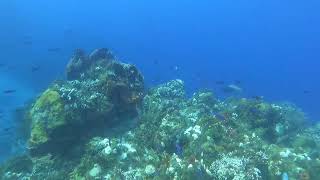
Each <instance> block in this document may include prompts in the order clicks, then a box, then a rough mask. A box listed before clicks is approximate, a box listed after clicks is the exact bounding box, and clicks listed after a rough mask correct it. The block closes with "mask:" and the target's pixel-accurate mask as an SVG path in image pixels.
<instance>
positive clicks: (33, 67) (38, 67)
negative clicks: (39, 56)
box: [31, 66, 40, 72]
mask: <svg viewBox="0 0 320 180" xmlns="http://www.w3.org/2000/svg"><path fill="white" fill-rule="evenodd" d="M39 70H40V66H32V67H31V72H36V71H39Z"/></svg>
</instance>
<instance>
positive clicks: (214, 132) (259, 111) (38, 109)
mask: <svg viewBox="0 0 320 180" xmlns="http://www.w3.org/2000/svg"><path fill="white" fill-rule="evenodd" d="M27 114H28V115H27V119H26V121H27V122H30V137H29V139H28V145H29V149H30V154H26V155H25V156H20V157H16V158H14V159H11V160H8V161H7V162H6V163H5V164H3V165H2V166H1V167H0V177H1V179H28V178H29V179H75V180H79V179H83V180H84V179H106V180H107V179H190V180H191V179H204V180H205V179H217V180H220V179H221V180H242V179H243V180H250V179H252V180H253V179H255V180H256V179H257V180H258V179H261V180H266V179H270V180H277V179H281V178H282V177H287V178H289V179H293V180H302V179H320V176H319V173H318V172H320V151H319V149H320V124H318V125H312V126H311V125H310V124H308V123H307V119H306V118H305V115H304V113H303V112H302V111H301V110H300V109H299V108H297V107H295V106H294V105H292V104H289V103H283V104H272V103H268V102H265V101H264V100H263V99H254V98H253V99H246V98H241V99H239V98H233V97H230V98H228V99H226V100H219V99H217V98H216V97H215V96H214V94H213V93H212V92H210V91H200V92H197V93H195V94H193V96H192V97H187V96H186V92H185V89H184V82H183V81H182V80H172V81H169V82H167V83H165V84H162V85H159V86H157V87H154V88H152V89H150V90H148V91H147V92H144V87H143V77H142V75H141V74H140V73H139V71H138V70H137V68H136V67H135V66H133V65H128V64H123V63H121V62H119V61H117V60H115V58H114V57H113V56H112V54H111V53H110V51H108V50H107V49H98V50H96V51H94V52H93V53H92V54H91V55H89V56H87V55H85V53H84V52H83V51H82V50H77V51H76V53H75V55H74V56H73V57H72V58H71V61H70V63H69V64H68V67H67V80H66V81H62V82H55V83H54V84H52V85H51V86H50V87H49V88H48V89H47V90H46V91H45V92H44V93H43V94H42V95H41V96H40V97H39V98H38V99H37V100H36V101H35V102H34V103H33V105H32V106H31V108H29V109H28V113H27ZM133 122H134V123H133ZM131 125H133V126H131ZM126 126H128V127H129V128H123V127H126Z"/></svg>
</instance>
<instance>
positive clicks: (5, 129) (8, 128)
mask: <svg viewBox="0 0 320 180" xmlns="http://www.w3.org/2000/svg"><path fill="white" fill-rule="evenodd" d="M11 129H12V127H6V128H3V129H2V130H3V131H4V132H8V131H10V130H11Z"/></svg>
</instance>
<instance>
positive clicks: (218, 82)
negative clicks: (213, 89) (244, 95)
mask: <svg viewBox="0 0 320 180" xmlns="http://www.w3.org/2000/svg"><path fill="white" fill-rule="evenodd" d="M215 83H216V84H217V85H224V84H225V82H224V81H220V80H219V81H216V82H215Z"/></svg>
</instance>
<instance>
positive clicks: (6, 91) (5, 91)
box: [3, 89, 17, 94]
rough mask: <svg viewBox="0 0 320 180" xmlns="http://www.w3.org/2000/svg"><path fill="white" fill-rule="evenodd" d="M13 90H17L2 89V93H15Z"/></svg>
mask: <svg viewBox="0 0 320 180" xmlns="http://www.w3.org/2000/svg"><path fill="white" fill-rule="evenodd" d="M15 92H17V90H15V89H8V90H4V91H3V94H13V93H15Z"/></svg>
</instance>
